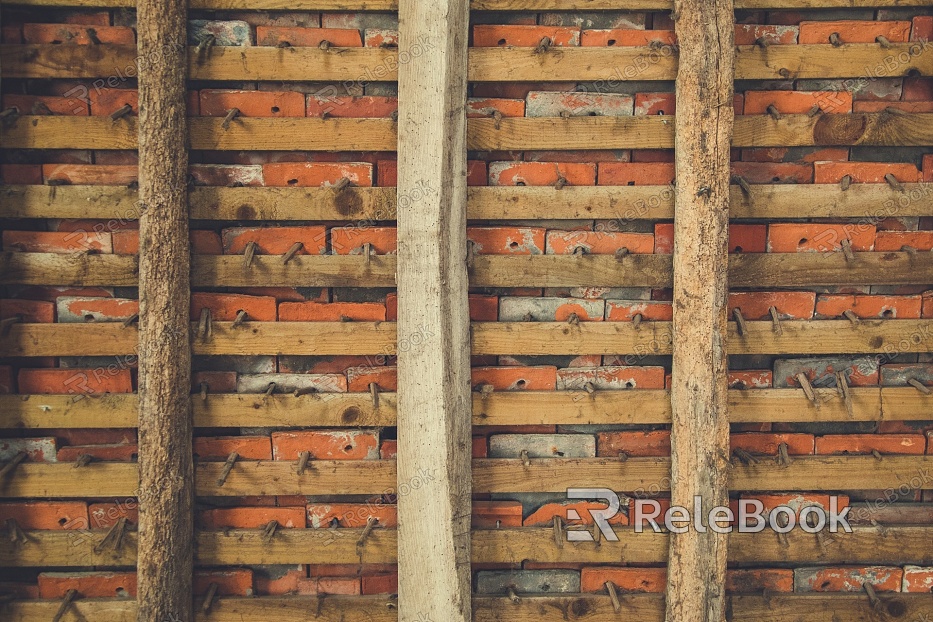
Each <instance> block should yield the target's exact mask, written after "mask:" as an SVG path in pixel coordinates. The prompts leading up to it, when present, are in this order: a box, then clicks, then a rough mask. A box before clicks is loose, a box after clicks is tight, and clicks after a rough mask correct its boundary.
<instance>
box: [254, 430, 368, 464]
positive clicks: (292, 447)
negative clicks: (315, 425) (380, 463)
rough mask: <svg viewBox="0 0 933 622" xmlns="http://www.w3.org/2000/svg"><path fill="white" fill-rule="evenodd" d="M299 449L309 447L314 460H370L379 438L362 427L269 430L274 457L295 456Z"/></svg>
mask: <svg viewBox="0 0 933 622" xmlns="http://www.w3.org/2000/svg"><path fill="white" fill-rule="evenodd" d="M303 451H310V452H311V457H312V458H313V459H314V460H374V459H376V458H378V457H379V438H378V436H377V435H376V434H375V433H373V432H366V431H363V430H346V431H332V432H331V431H302V432H273V433H272V456H273V459H274V460H297V459H298V457H299V456H300V455H301V452H303Z"/></svg>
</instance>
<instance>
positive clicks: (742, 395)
mask: <svg viewBox="0 0 933 622" xmlns="http://www.w3.org/2000/svg"><path fill="white" fill-rule="evenodd" d="M849 393H850V395H851V398H850V399H851V405H852V414H851V416H850V415H849V413H848V410H847V409H846V405H845V402H844V400H843V398H842V396H840V395H839V392H838V391H837V390H836V389H819V388H817V389H814V394H815V396H816V401H817V402H818V403H819V407H818V408H817V406H816V405H815V404H814V403H813V402H811V401H810V400H809V398H808V397H807V396H806V394H805V393H804V392H803V390H801V389H747V390H738V389H733V390H731V391H730V392H729V421H730V422H732V423H772V422H781V423H815V422H832V421H919V420H922V419H924V417H926V416H927V413H929V411H930V409H931V408H933V395H927V394H924V393H921V392H920V391H918V390H917V389H915V388H913V387H852V388H851V389H850V390H849ZM136 407H137V406H136V395H135V394H132V393H127V394H120V393H116V394H110V393H107V394H102V395H89V396H75V395H0V429H2V428H16V429H54V428H67V427H73V428H114V427H117V428H133V427H136ZM396 413H397V396H396V394H395V393H392V392H386V393H379V397H378V405H376V404H374V403H373V398H372V396H371V395H370V394H369V393H316V394H311V395H300V396H295V395H281V394H273V395H268V396H266V395H255V394H224V393H219V394H208V395H207V396H205V397H204V398H203V399H202V398H200V397H199V396H197V395H196V396H195V397H194V400H193V415H194V425H195V427H199V428H241V427H270V428H275V427H297V426H309V427H334V428H343V427H351V428H357V427H383V426H386V427H391V426H394V425H395V423H396ZM670 421H671V409H670V393H669V392H668V391H665V390H662V389H637V390H631V391H626V392H625V393H624V394H620V393H619V392H618V391H597V392H595V393H587V392H586V391H583V390H574V391H569V390H568V391H499V392H494V393H489V394H485V395H484V394H479V393H476V394H474V395H473V425H474V426H496V425H503V426H519V425H599V424H640V425H658V424H667V423H670Z"/></svg>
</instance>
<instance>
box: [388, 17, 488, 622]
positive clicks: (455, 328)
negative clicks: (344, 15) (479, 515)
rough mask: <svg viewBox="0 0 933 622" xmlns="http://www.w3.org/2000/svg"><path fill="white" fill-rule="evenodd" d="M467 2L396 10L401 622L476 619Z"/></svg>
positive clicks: (456, 621)
mask: <svg viewBox="0 0 933 622" xmlns="http://www.w3.org/2000/svg"><path fill="white" fill-rule="evenodd" d="M468 20H469V6H468V0H401V1H400V3H399V35H400V48H399V79H398V80H399V121H398V134H399V139H398V160H399V162H398V205H399V208H398V246H399V249H398V411H399V416H398V438H399V446H398V450H399V451H398V483H399V498H398V515H399V528H398V562H399V620H400V621H401V622H417V621H421V620H436V621H439V620H444V622H469V620H470V506H471V503H470V494H471V475H470V453H471V452H470V447H471V440H470V436H471V428H470V421H471V416H470V410H471V402H470V337H469V312H468V307H467V288H468V285H467V268H466V254H467V251H466V95H467V93H466V87H467V33H468V25H467V24H468Z"/></svg>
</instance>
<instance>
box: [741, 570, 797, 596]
mask: <svg viewBox="0 0 933 622" xmlns="http://www.w3.org/2000/svg"><path fill="white" fill-rule="evenodd" d="M726 591H727V592H730V593H733V594H752V593H759V594H760V593H761V592H763V591H768V592H772V593H773V592H777V593H782V592H793V591H794V571H793V570H790V569H781V568H753V569H749V570H744V569H741V570H740V569H731V570H728V571H727V572H726Z"/></svg>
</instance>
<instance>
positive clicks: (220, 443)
mask: <svg viewBox="0 0 933 622" xmlns="http://www.w3.org/2000/svg"><path fill="white" fill-rule="evenodd" d="M233 452H236V453H237V454H239V456H240V459H241V460H271V459H272V441H270V440H269V437H268V436H213V437H200V436H199V437H196V438H195V439H194V454H195V455H196V456H197V457H198V459H199V460H226V459H227V456H229V455H230V454H231V453H233Z"/></svg>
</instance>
